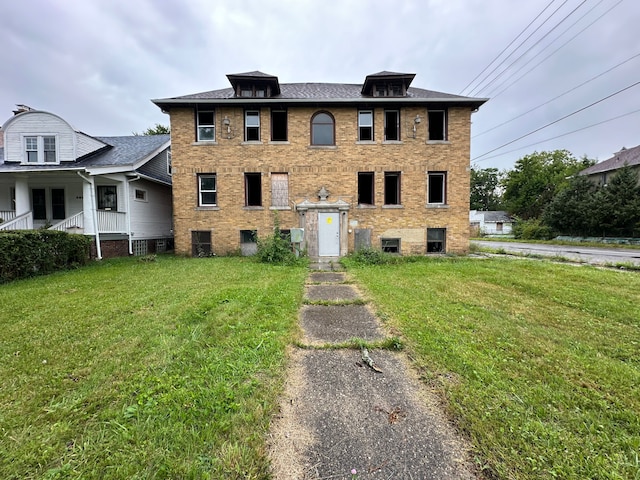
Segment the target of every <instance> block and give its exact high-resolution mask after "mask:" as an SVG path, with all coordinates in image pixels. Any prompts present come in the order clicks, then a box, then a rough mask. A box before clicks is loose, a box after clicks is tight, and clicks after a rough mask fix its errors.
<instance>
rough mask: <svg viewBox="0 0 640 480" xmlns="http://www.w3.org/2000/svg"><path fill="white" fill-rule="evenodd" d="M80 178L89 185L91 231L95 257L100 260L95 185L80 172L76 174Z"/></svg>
mask: <svg viewBox="0 0 640 480" xmlns="http://www.w3.org/2000/svg"><path fill="white" fill-rule="evenodd" d="M76 173H77V174H78V175H80V178H82V179H84V181H85V182H87V183H88V184H89V185H91V219H92V220H93V230H94V233H95V236H96V255H97V258H98V260H102V248H101V247H100V232H99V231H98V219H97V217H96V185H95V183H94V181H93V178H91V177H85V176H84V175H83V174H82V172H76Z"/></svg>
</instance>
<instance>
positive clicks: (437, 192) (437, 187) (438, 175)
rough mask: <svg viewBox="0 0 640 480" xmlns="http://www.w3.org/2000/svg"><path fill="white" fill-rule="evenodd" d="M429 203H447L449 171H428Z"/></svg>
mask: <svg viewBox="0 0 640 480" xmlns="http://www.w3.org/2000/svg"><path fill="white" fill-rule="evenodd" d="M427 203H428V204H429V205H446V204H447V172H428V173H427Z"/></svg>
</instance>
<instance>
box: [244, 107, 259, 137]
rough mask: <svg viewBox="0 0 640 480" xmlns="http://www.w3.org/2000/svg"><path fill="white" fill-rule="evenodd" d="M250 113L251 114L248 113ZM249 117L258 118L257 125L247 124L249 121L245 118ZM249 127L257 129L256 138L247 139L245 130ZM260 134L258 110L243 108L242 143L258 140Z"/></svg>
mask: <svg viewBox="0 0 640 480" xmlns="http://www.w3.org/2000/svg"><path fill="white" fill-rule="evenodd" d="M249 114H251V115H249ZM249 117H251V118H256V119H257V120H258V124H257V125H249V123H248V122H247V119H248V118H249ZM249 128H257V129H258V139H257V140H249V139H248V138H249V136H248V135H247V132H248V131H249ZM261 135H262V132H261V131H260V110H245V112H244V143H254V142H260V141H261V138H262V137H261Z"/></svg>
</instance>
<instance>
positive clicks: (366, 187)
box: [358, 172, 375, 205]
mask: <svg viewBox="0 0 640 480" xmlns="http://www.w3.org/2000/svg"><path fill="white" fill-rule="evenodd" d="M374 178H375V177H374V172H358V204H359V205H374V204H375V196H374Z"/></svg>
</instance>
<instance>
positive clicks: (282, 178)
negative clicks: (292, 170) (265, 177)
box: [271, 173, 289, 208]
mask: <svg viewBox="0 0 640 480" xmlns="http://www.w3.org/2000/svg"><path fill="white" fill-rule="evenodd" d="M271 206H272V207H281V208H282V207H288V206H289V174H288V173H272V174H271Z"/></svg>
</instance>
